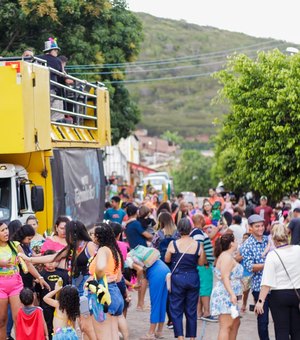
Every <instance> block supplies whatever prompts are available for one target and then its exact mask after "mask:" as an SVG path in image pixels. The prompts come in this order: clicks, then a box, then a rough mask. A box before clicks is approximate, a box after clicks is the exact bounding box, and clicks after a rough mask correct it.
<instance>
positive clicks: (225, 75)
mask: <svg viewBox="0 0 300 340" xmlns="http://www.w3.org/2000/svg"><path fill="white" fill-rule="evenodd" d="M299 75H300V55H294V56H291V57H290V56H286V55H284V54H282V53H281V52H279V51H278V50H274V51H272V52H269V53H264V52H261V53H259V54H258V56H257V58H256V60H252V59H250V58H248V57H247V56H245V55H236V56H234V57H232V58H231V59H230V60H229V63H228V65H227V68H226V69H225V70H222V71H220V72H218V73H217V74H216V78H218V79H219V81H220V83H221V84H223V88H222V89H221V91H220V93H219V99H221V100H224V99H225V100H227V101H228V102H229V105H230V113H229V114H228V115H227V116H226V117H225V118H224V122H223V126H222V128H221V131H220V133H219V135H218V137H217V138H216V158H217V165H216V168H215V173H216V174H218V175H219V176H221V177H222V179H223V181H224V182H225V184H226V186H228V183H230V185H231V186H232V190H235V189H237V188H239V189H240V188H247V189H252V190H255V191H258V192H259V193H264V194H267V195H270V196H271V197H272V198H273V199H280V198H282V196H283V195H284V194H286V193H288V192H291V191H293V190H295V189H299V186H300V176H299V173H300V143H299V142H300V114H299V112H300V77H299ZM227 182H228V183H227Z"/></svg>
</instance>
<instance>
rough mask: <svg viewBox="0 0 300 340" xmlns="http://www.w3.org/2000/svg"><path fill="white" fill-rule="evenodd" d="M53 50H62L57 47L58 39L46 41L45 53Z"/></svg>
mask: <svg viewBox="0 0 300 340" xmlns="http://www.w3.org/2000/svg"><path fill="white" fill-rule="evenodd" d="M51 50H60V48H59V47H58V45H57V41H56V38H55V39H53V38H49V39H48V40H47V41H45V48H44V51H43V52H49V51H51Z"/></svg>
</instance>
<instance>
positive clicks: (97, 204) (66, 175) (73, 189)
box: [51, 148, 105, 226]
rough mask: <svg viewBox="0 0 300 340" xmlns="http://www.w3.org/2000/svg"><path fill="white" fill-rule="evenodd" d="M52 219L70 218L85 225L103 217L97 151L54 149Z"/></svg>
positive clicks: (101, 187) (99, 151)
mask: <svg viewBox="0 0 300 340" xmlns="http://www.w3.org/2000/svg"><path fill="white" fill-rule="evenodd" d="M51 169H52V178H53V190H54V196H53V197H54V201H55V205H54V206H55V212H54V215H55V218H56V217H57V216H58V215H67V216H72V218H73V219H74V220H80V221H81V222H83V223H84V224H85V225H86V226H92V225H94V223H95V222H98V221H100V220H101V219H102V217H103V203H104V194H105V183H104V182H103V179H104V176H103V161H102V152H101V150H100V149H82V148H78V149H75V148H74V149H55V150H54V158H53V159H52V160H51Z"/></svg>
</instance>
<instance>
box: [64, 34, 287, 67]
mask: <svg viewBox="0 0 300 340" xmlns="http://www.w3.org/2000/svg"><path fill="white" fill-rule="evenodd" d="M282 44H283V42H282V43H280V44H279V45H282ZM268 45H271V46H270V47H269V48H271V47H276V46H278V42H277V41H274V40H270V41H269V42H262V43H258V44H253V45H248V46H242V47H237V48H232V49H228V50H221V51H217V52H209V53H203V54H198V55H192V56H183V57H175V58H169V59H158V60H149V61H136V62H127V63H114V64H95V65H84V64H83V65H70V66H67V67H66V68H67V69H76V68H89V67H91V68H97V67H98V68H116V67H124V68H125V67H128V66H152V65H164V64H170V63H172V62H173V63H174V62H177V63H182V62H189V61H193V60H199V59H211V58H212V59H213V58H218V57H222V56H226V55H228V53H230V52H236V51H240V50H247V49H254V48H255V49H256V48H257V47H259V46H264V47H265V48H267V46H268ZM272 45H274V46H272Z"/></svg>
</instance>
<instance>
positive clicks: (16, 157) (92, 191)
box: [0, 58, 111, 232]
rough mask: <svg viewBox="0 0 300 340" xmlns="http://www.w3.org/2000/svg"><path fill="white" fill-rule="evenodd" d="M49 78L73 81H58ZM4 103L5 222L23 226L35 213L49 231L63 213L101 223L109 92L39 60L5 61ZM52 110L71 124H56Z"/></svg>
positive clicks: (0, 194) (0, 75)
mask: <svg viewBox="0 0 300 340" xmlns="http://www.w3.org/2000/svg"><path fill="white" fill-rule="evenodd" d="M50 72H54V73H57V75H58V76H59V77H62V78H61V79H64V78H66V79H69V81H68V82H65V83H64V82H60V83H58V82H55V81H53V80H51V78H50ZM70 83H72V84H71V85H70ZM54 86H55V87H56V88H59V89H60V94H59V95H57V94H55V93H53V91H50V87H51V88H53V87H54ZM55 102H56V103H57V102H58V103H60V106H57V105H56V106H54V103H55ZM0 103H1V104H0V220H4V221H6V222H9V221H12V220H14V219H19V220H21V221H22V222H25V220H26V218H27V217H28V216H29V215H32V214H36V217H37V218H38V220H39V226H40V230H39V231H40V232H43V231H45V230H47V229H48V230H50V229H51V227H52V226H53V223H54V220H55V219H56V218H57V217H58V216H59V215H67V216H70V217H71V218H72V219H78V220H81V221H82V222H83V223H85V224H86V225H87V226H91V225H92V224H93V223H95V222H96V221H98V220H99V219H101V218H102V214H103V209H104V195H105V177H104V171H103V160H102V149H103V148H104V147H105V146H107V145H110V143H111V136H110V111H109V94H108V91H107V89H106V88H105V86H103V84H94V83H88V82H86V81H82V80H80V79H77V78H75V77H70V76H66V75H65V74H64V73H59V72H57V71H56V70H53V69H50V68H49V67H47V65H46V64H45V61H43V60H40V59H38V58H29V59H27V58H25V59H21V58H0ZM57 107H60V108H57ZM53 112H56V113H57V112H59V113H61V114H62V115H63V116H65V117H68V119H66V120H64V119H63V120H60V121H54V120H52V119H51V117H52V113H53Z"/></svg>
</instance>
